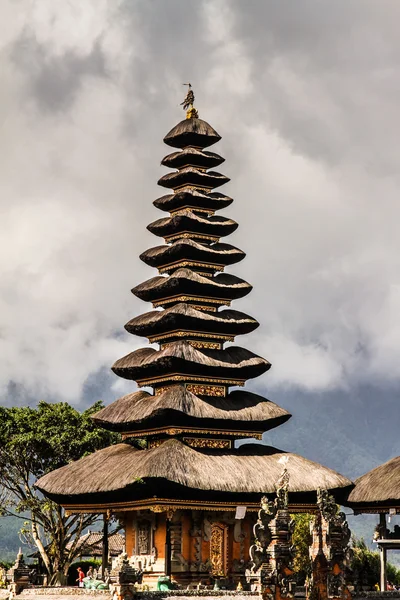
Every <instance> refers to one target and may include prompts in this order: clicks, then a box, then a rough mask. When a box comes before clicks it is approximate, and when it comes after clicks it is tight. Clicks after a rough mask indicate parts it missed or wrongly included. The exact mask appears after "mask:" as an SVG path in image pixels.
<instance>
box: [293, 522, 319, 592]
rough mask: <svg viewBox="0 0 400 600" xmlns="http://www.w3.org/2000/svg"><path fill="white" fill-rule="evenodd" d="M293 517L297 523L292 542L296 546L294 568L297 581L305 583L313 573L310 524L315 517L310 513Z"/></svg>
mask: <svg viewBox="0 0 400 600" xmlns="http://www.w3.org/2000/svg"><path fill="white" fill-rule="evenodd" d="M291 517H292V519H293V520H294V523H295V526H294V531H293V537H292V543H293V545H294V547H295V556H294V560H293V569H294V572H295V575H296V580H297V583H299V584H303V583H304V581H305V580H306V577H309V576H310V575H311V560H310V546H311V541H312V536H311V532H310V524H311V521H312V520H313V518H314V517H313V515H311V514H309V513H297V514H294V515H291Z"/></svg>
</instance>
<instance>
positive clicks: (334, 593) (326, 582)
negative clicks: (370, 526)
mask: <svg viewBox="0 0 400 600" xmlns="http://www.w3.org/2000/svg"><path fill="white" fill-rule="evenodd" d="M317 506H318V511H317V513H316V516H315V518H314V521H313V522H312V523H311V534H312V540H313V541H312V546H311V548H310V558H311V563H312V578H311V585H310V594H309V597H310V598H311V599H312V598H317V597H318V598H319V599H321V600H324V598H345V597H348V596H349V591H348V589H347V587H346V582H345V575H346V571H347V570H348V568H349V565H350V562H351V558H352V550H351V548H350V547H349V542H350V538H351V531H350V529H349V526H348V524H347V521H346V515H345V514H344V513H342V512H338V507H337V505H336V502H335V500H334V498H333V496H331V495H330V494H329V492H328V490H318V491H317Z"/></svg>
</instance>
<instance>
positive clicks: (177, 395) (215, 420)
mask: <svg viewBox="0 0 400 600" xmlns="http://www.w3.org/2000/svg"><path fill="white" fill-rule="evenodd" d="M290 416H291V415H290V414H289V413H288V412H287V411H286V410H284V409H283V408H280V407H279V406H278V405H277V404H274V402H270V401H269V400H267V399H266V398H263V397H262V396H259V395H257V394H252V393H250V392H246V391H244V390H235V391H233V392H231V393H230V394H228V395H227V396H226V397H224V398H220V397H216V398H215V397H207V398H199V397H198V396H196V395H195V394H192V392H190V391H189V390H188V389H187V388H186V386H185V385H173V386H170V387H168V388H167V389H166V390H165V391H164V392H162V393H161V394H159V395H158V396H152V395H151V394H149V393H148V392H144V391H139V392H133V393H131V394H128V395H126V396H123V397H122V398H119V400H116V401H115V402H113V403H112V404H109V405H108V406H106V407H105V408H103V409H102V410H100V411H99V412H98V413H96V414H95V415H93V417H92V419H93V420H94V421H95V423H96V424H97V425H100V426H101V427H103V428H104V429H109V430H111V431H119V432H136V431H146V430H147V431H148V430H151V429H153V430H157V429H158V430H161V429H162V428H163V427H164V428H165V426H166V423H168V427H171V428H179V427H183V428H186V429H187V428H193V429H194V430H196V428H197V429H199V428H200V429H203V430H204V429H207V430H209V431H210V433H212V434H213V435H222V434H224V435H225V437H226V435H227V432H230V435H234V436H236V437H240V433H239V432H241V431H252V432H259V433H263V432H264V431H267V430H269V429H272V428H274V427H277V426H278V425H281V424H282V423H285V421H287V420H288V419H289V418H290ZM234 432H235V433H234Z"/></svg>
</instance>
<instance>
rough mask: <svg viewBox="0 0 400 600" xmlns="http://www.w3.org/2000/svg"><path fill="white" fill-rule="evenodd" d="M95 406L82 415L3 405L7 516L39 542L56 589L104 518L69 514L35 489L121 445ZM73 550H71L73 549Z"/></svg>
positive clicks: (45, 406)
mask: <svg viewBox="0 0 400 600" xmlns="http://www.w3.org/2000/svg"><path fill="white" fill-rule="evenodd" d="M102 407H103V404H102V403H101V402H97V403H95V404H94V405H93V406H91V407H90V408H89V409H87V410H85V411H84V412H82V413H81V412H79V411H77V410H76V409H75V408H73V407H72V406H70V405H69V404H67V403H65V402H62V403H57V404H50V403H47V402H39V404H38V406H37V407H35V408H31V407H12V408H4V407H0V489H1V488H3V490H5V492H4V493H5V496H4V497H6V501H3V503H2V506H0V510H1V511H2V514H7V515H14V516H16V515H17V516H19V517H20V518H21V519H23V521H24V526H23V527H22V529H21V534H22V535H23V536H24V537H25V539H26V540H27V541H28V542H30V543H32V544H34V545H35V546H36V547H37V549H38V551H39V553H40V556H41V558H42V560H43V563H44V565H45V568H46V570H47V574H48V581H49V583H50V584H51V585H56V584H64V583H65V581H66V577H67V574H68V568H69V566H70V564H71V563H72V562H73V560H74V559H75V558H76V556H77V555H78V553H79V549H78V547H77V542H78V539H79V537H80V535H81V534H82V532H83V531H84V529H86V528H87V527H89V526H91V525H93V523H94V522H95V521H96V519H97V518H98V515H83V514H79V515H78V514H76V515H69V516H67V515H66V514H65V511H64V509H63V508H62V507H61V506H59V505H58V504H55V503H54V502H52V501H50V500H48V499H47V498H44V497H43V496H42V495H41V494H40V492H38V490H36V489H35V487H34V483H35V481H36V480H37V479H38V478H39V477H41V476H42V475H45V474H46V473H49V472H50V471H53V470H54V469H58V468H59V467H62V466H64V465H66V464H68V463H70V462H72V461H75V460H78V459H79V458H82V457H83V456H86V455H88V454H91V453H92V452H94V451H95V450H100V449H101V448H104V447H106V446H109V445H111V444H114V443H117V442H119V441H120V437H119V435H118V434H114V433H110V432H108V431H106V430H104V429H101V428H100V427H97V426H96V425H95V423H94V422H93V420H92V419H91V418H90V417H91V415H93V414H94V413H96V412H97V411H99V410H100V409H101V408H102ZM67 546H68V547H67Z"/></svg>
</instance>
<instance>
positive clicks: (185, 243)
mask: <svg viewBox="0 0 400 600" xmlns="http://www.w3.org/2000/svg"><path fill="white" fill-rule="evenodd" d="M245 256H246V254H245V253H244V252H243V250H239V248H236V247H235V246H231V244H220V243H217V244H213V245H212V246H203V244H200V243H199V242H196V241H195V240H177V241H176V242H174V243H173V244H171V245H170V246H168V245H166V244H164V245H163V246H155V247H154V248H149V249H148V250H146V251H145V252H143V253H142V254H141V255H140V259H141V260H142V261H143V262H144V263H146V265H149V266H150V267H157V268H162V267H167V266H171V269H172V268H174V265H175V264H176V263H178V264H179V263H182V262H183V261H196V262H199V263H200V264H201V265H203V267H204V268H207V267H206V266H205V265H209V268H210V269H213V267H221V268H223V267H226V266H228V265H233V264H235V263H237V262H240V261H241V260H243V259H244V257H245Z"/></svg>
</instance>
